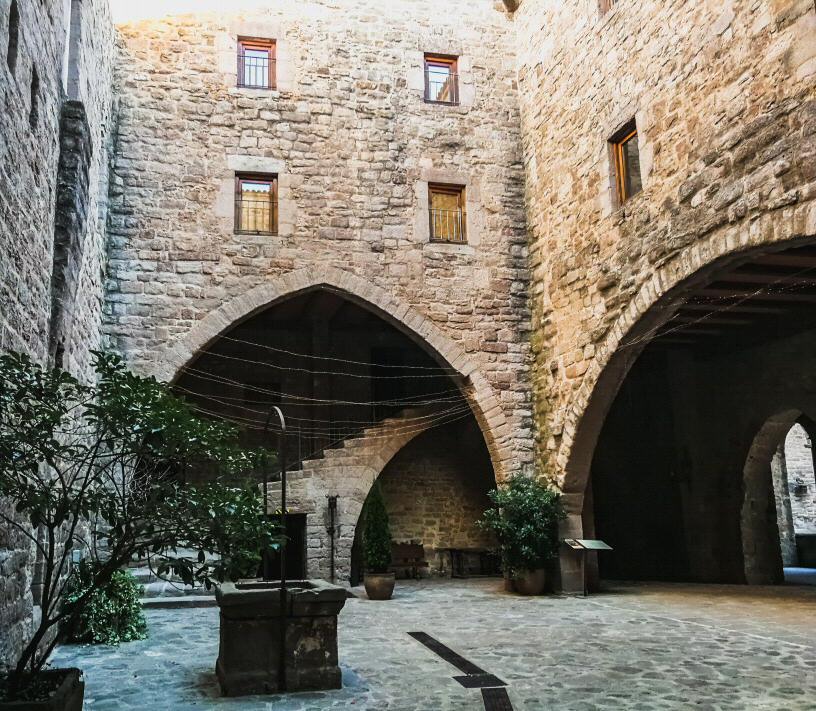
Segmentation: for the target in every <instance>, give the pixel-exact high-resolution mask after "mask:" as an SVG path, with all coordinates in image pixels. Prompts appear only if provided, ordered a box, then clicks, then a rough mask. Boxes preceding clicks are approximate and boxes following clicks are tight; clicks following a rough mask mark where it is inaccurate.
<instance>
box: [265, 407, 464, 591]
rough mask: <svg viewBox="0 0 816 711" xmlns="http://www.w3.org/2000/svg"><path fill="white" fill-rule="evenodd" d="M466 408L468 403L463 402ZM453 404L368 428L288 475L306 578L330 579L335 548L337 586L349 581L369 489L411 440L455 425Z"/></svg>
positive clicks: (271, 497)
mask: <svg viewBox="0 0 816 711" xmlns="http://www.w3.org/2000/svg"><path fill="white" fill-rule="evenodd" d="M463 405H464V402H463ZM450 410H451V403H441V404H439V405H423V406H418V407H411V408H408V409H405V410H402V411H400V412H399V413H398V414H396V415H393V416H392V417H388V418H386V419H384V420H382V421H381V422H379V423H377V424H376V425H373V426H371V427H368V428H366V429H365V430H363V431H361V432H360V433H359V434H358V435H357V436H354V437H350V438H348V439H346V440H344V441H343V442H342V444H341V445H340V446H338V447H336V448H333V449H326V450H324V451H323V453H322V456H320V457H315V458H312V459H308V460H306V461H304V462H303V464H302V465H301V467H300V468H299V469H297V470H295V471H292V472H290V473H289V474H288V477H287V498H286V508H287V511H288V512H289V513H297V514H306V531H305V536H306V569H307V570H306V573H307V577H310V578H323V579H329V577H330V569H329V560H330V555H329V551H330V549H331V545H332V542H333V543H334V546H335V574H336V580H338V581H340V582H341V583H342V581H344V580H348V576H349V570H350V565H351V550H352V546H353V542H354V532H355V529H356V526H357V521H358V520H359V517H360V511H361V510H362V507H363V503H364V502H365V499H366V497H367V496H368V493H369V491H370V490H371V486H372V485H373V483H374V482H375V481H376V480H377V477H379V476H380V474H381V473H382V471H383V469H385V467H386V465H387V464H388V462H390V461H391V460H392V459H393V458H394V456H396V454H397V453H398V452H399V451H400V450H401V449H402V448H403V447H405V446H406V445H407V444H408V443H409V442H411V440H413V439H414V438H416V437H418V436H419V435H421V434H422V433H424V432H427V431H428V430H429V429H431V428H432V427H435V426H438V425H441V424H444V423H446V422H449V421H452V420H453V419H454V418H456V417H458V416H459V411H458V410H457V411H456V412H454V413H451V412H450ZM329 496H337V511H336V518H335V535H334V541H332V539H331V537H330V535H329V533H328V531H329V526H330V518H329V511H328V501H327V497H329ZM280 508H281V496H280V485H279V484H278V482H273V483H271V485H270V487H269V493H268V496H267V511H268V512H269V513H270V514H274V513H277V512H279V511H280Z"/></svg>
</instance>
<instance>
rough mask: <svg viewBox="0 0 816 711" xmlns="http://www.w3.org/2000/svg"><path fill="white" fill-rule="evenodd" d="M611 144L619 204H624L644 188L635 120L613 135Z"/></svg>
mask: <svg viewBox="0 0 816 711" xmlns="http://www.w3.org/2000/svg"><path fill="white" fill-rule="evenodd" d="M610 145H611V149H612V158H613V162H614V166H615V186H616V189H617V195H618V204H619V205H623V203H625V202H626V201H627V200H628V199H629V198H631V197H634V196H635V195H637V194H638V193H639V192H640V191H641V190H642V189H643V181H642V178H641V175H640V148H639V145H638V132H637V127H636V126H635V122H634V120H633V121H630V122H629V123H627V124H626V125H625V126H624V127H623V128H622V129H621V130H620V131H618V133H617V134H615V135H614V136H613V137H612V139H611V140H610Z"/></svg>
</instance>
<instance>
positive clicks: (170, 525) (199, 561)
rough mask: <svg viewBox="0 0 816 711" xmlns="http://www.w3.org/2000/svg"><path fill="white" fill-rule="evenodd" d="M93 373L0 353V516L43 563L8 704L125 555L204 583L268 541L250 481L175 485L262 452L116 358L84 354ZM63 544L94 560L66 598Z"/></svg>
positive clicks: (273, 535) (7, 689) (244, 464)
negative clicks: (188, 475) (91, 378)
mask: <svg viewBox="0 0 816 711" xmlns="http://www.w3.org/2000/svg"><path fill="white" fill-rule="evenodd" d="M94 367H95V370H96V378H97V382H96V383H95V384H93V385H87V384H84V383H81V382H80V381H78V380H77V379H76V378H74V377H72V376H71V375H69V374H68V373H65V372H63V371H61V370H59V369H54V370H50V369H45V368H42V367H40V366H39V365H37V364H36V363H34V362H32V361H31V360H30V359H29V358H28V357H26V356H24V355H20V354H13V353H12V354H8V355H3V356H0V500H4V501H6V502H10V503H11V504H12V505H13V507H14V509H15V511H14V512H11V511H9V510H8V509H6V508H5V507H0V521H3V522H5V524H6V525H8V526H10V527H13V528H15V529H17V531H19V532H20V533H21V534H22V535H23V536H24V537H25V538H27V539H28V540H29V541H30V543H31V544H32V546H33V547H34V548H35V549H36V550H37V553H38V558H39V560H40V561H41V564H42V570H43V580H42V585H41V590H42V592H41V600H40V603H41V610H42V614H41V617H40V619H39V622H38V624H37V626H36V628H35V630H34V633H33V635H32V638H31V640H30V641H29V642H28V644H27V645H26V646H25V647H24V649H23V650H22V653H21V654H20V656H19V658H18V662H17V664H16V667H15V668H14V669H13V670H12V671H11V673H10V675H9V677H8V679H7V680H5V682H3V681H2V680H0V696H2V695H3V694H5V696H6V697H8V698H11V699H14V698H21V697H22V696H24V695H25V689H26V688H27V687H28V686H30V687H32V688H34V687H35V686H36V684H37V675H38V674H39V672H40V671H42V669H43V666H44V665H45V663H46V661H47V659H48V656H49V655H50V653H51V651H52V650H53V648H54V646H55V645H56V644H57V642H58V641H60V639H62V638H63V637H64V635H65V634H66V633H67V630H70V629H74V628H76V624H77V621H78V620H79V619H81V617H82V615H83V614H84V613H85V611H86V610H87V609H88V606H89V605H91V604H92V601H93V600H94V598H95V595H96V594H97V593H98V591H99V590H101V589H104V588H105V587H106V586H108V585H110V583H111V581H112V580H113V579H114V577H115V576H116V574H117V571H118V570H119V569H120V568H122V567H123V566H125V565H126V564H127V563H129V562H130V561H131V560H133V559H136V558H139V559H144V558H150V559H151V560H152V561H153V562H154V564H155V566H156V569H157V572H158V573H159V574H160V575H161V574H164V573H166V572H169V571H172V572H175V573H176V574H177V575H179V576H180V578H181V579H182V580H183V582H184V583H186V584H192V583H194V582H196V581H198V582H204V583H205V584H206V585H207V586H209V585H211V584H212V582H213V581H222V580H224V579H226V578H228V577H232V576H236V575H241V574H243V573H245V571H246V569H247V568H248V567H249V568H250V569H251V567H252V565H253V563H257V561H259V560H260V552H261V550H263V549H265V548H269V547H272V546H274V545H277V544H278V540H279V539H278V534H277V526H276V524H275V523H273V522H270V521H269V520H268V519H267V518H266V517H265V516H263V515H262V514H263V513H265V512H264V502H263V501H262V496H261V493H260V490H259V488H258V486H257V485H256V484H252V483H248V484H247V485H245V486H235V485H225V484H223V483H220V482H217V481H216V482H215V483H212V484H208V485H206V486H202V487H196V486H189V485H184V484H183V483H182V481H183V474H184V471H185V469H186V468H188V467H200V468H203V469H206V470H207V471H208V472H210V473H212V474H213V475H214V476H222V477H225V478H227V479H229V481H232V482H234V481H235V480H236V478H238V477H248V476H249V475H250V474H252V473H253V471H254V470H255V468H256V466H257V465H258V463H259V460H260V458H261V457H264V456H268V453H266V452H254V451H248V450H245V449H243V448H241V447H240V446H239V444H238V432H237V430H236V429H235V428H234V427H232V426H229V425H226V424H225V423H223V422H218V421H212V420H206V419H203V418H201V417H198V416H197V415H196V414H195V413H194V411H193V409H192V408H191V407H190V406H189V405H188V404H187V403H186V402H185V401H184V400H182V399H180V398H178V397H176V396H175V395H173V393H172V392H171V391H170V390H169V389H168V388H167V386H165V385H164V384H162V383H159V382H158V381H156V380H155V379H153V378H143V377H139V376H136V375H134V374H132V373H130V372H128V371H127V369H126V368H125V367H124V365H123V364H122V362H121V360H120V359H119V358H118V357H115V356H112V355H108V354H103V353H95V363H94ZM75 550H79V551H81V554H82V557H84V558H87V559H89V560H90V561H92V562H93V565H91V566H90V567H89V568H88V569H87V571H86V573H85V579H84V582H83V583H82V585H81V586H80V587H81V588H82V590H81V591H78V588H74V589H75V590H77V592H76V594H74V595H72V596H71V597H66V596H65V593H66V591H67V589H68V588H69V586H71V585H72V580H73V579H74V576H75V575H76V574H77V573H76V569H73V570H72V567H71V559H72V554H73V551H75ZM180 550H182V551H183V550H193V551H194V554H193V556H187V555H183V554H180V553H178V551H180ZM208 553H210V554H214V555H215V558H214V559H213V558H212V557H211V556H210V557H208V555H207V554H208Z"/></svg>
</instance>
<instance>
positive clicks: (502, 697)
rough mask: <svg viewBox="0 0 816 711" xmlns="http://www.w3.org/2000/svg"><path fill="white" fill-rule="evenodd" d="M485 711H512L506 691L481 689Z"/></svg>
mask: <svg viewBox="0 0 816 711" xmlns="http://www.w3.org/2000/svg"><path fill="white" fill-rule="evenodd" d="M482 701H484V707H485V711H513V704H511V703H510V697H509V696H508V695H507V689H482Z"/></svg>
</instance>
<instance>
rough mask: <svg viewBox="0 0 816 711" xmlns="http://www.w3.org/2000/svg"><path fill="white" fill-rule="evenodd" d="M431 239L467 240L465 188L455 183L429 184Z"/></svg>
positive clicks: (439, 240)
mask: <svg viewBox="0 0 816 711" xmlns="http://www.w3.org/2000/svg"><path fill="white" fill-rule="evenodd" d="M428 206H429V212H430V223H431V240H433V241H435V242H467V235H466V232H465V222H466V214H465V189H464V188H463V187H457V186H454V185H429V186H428Z"/></svg>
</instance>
